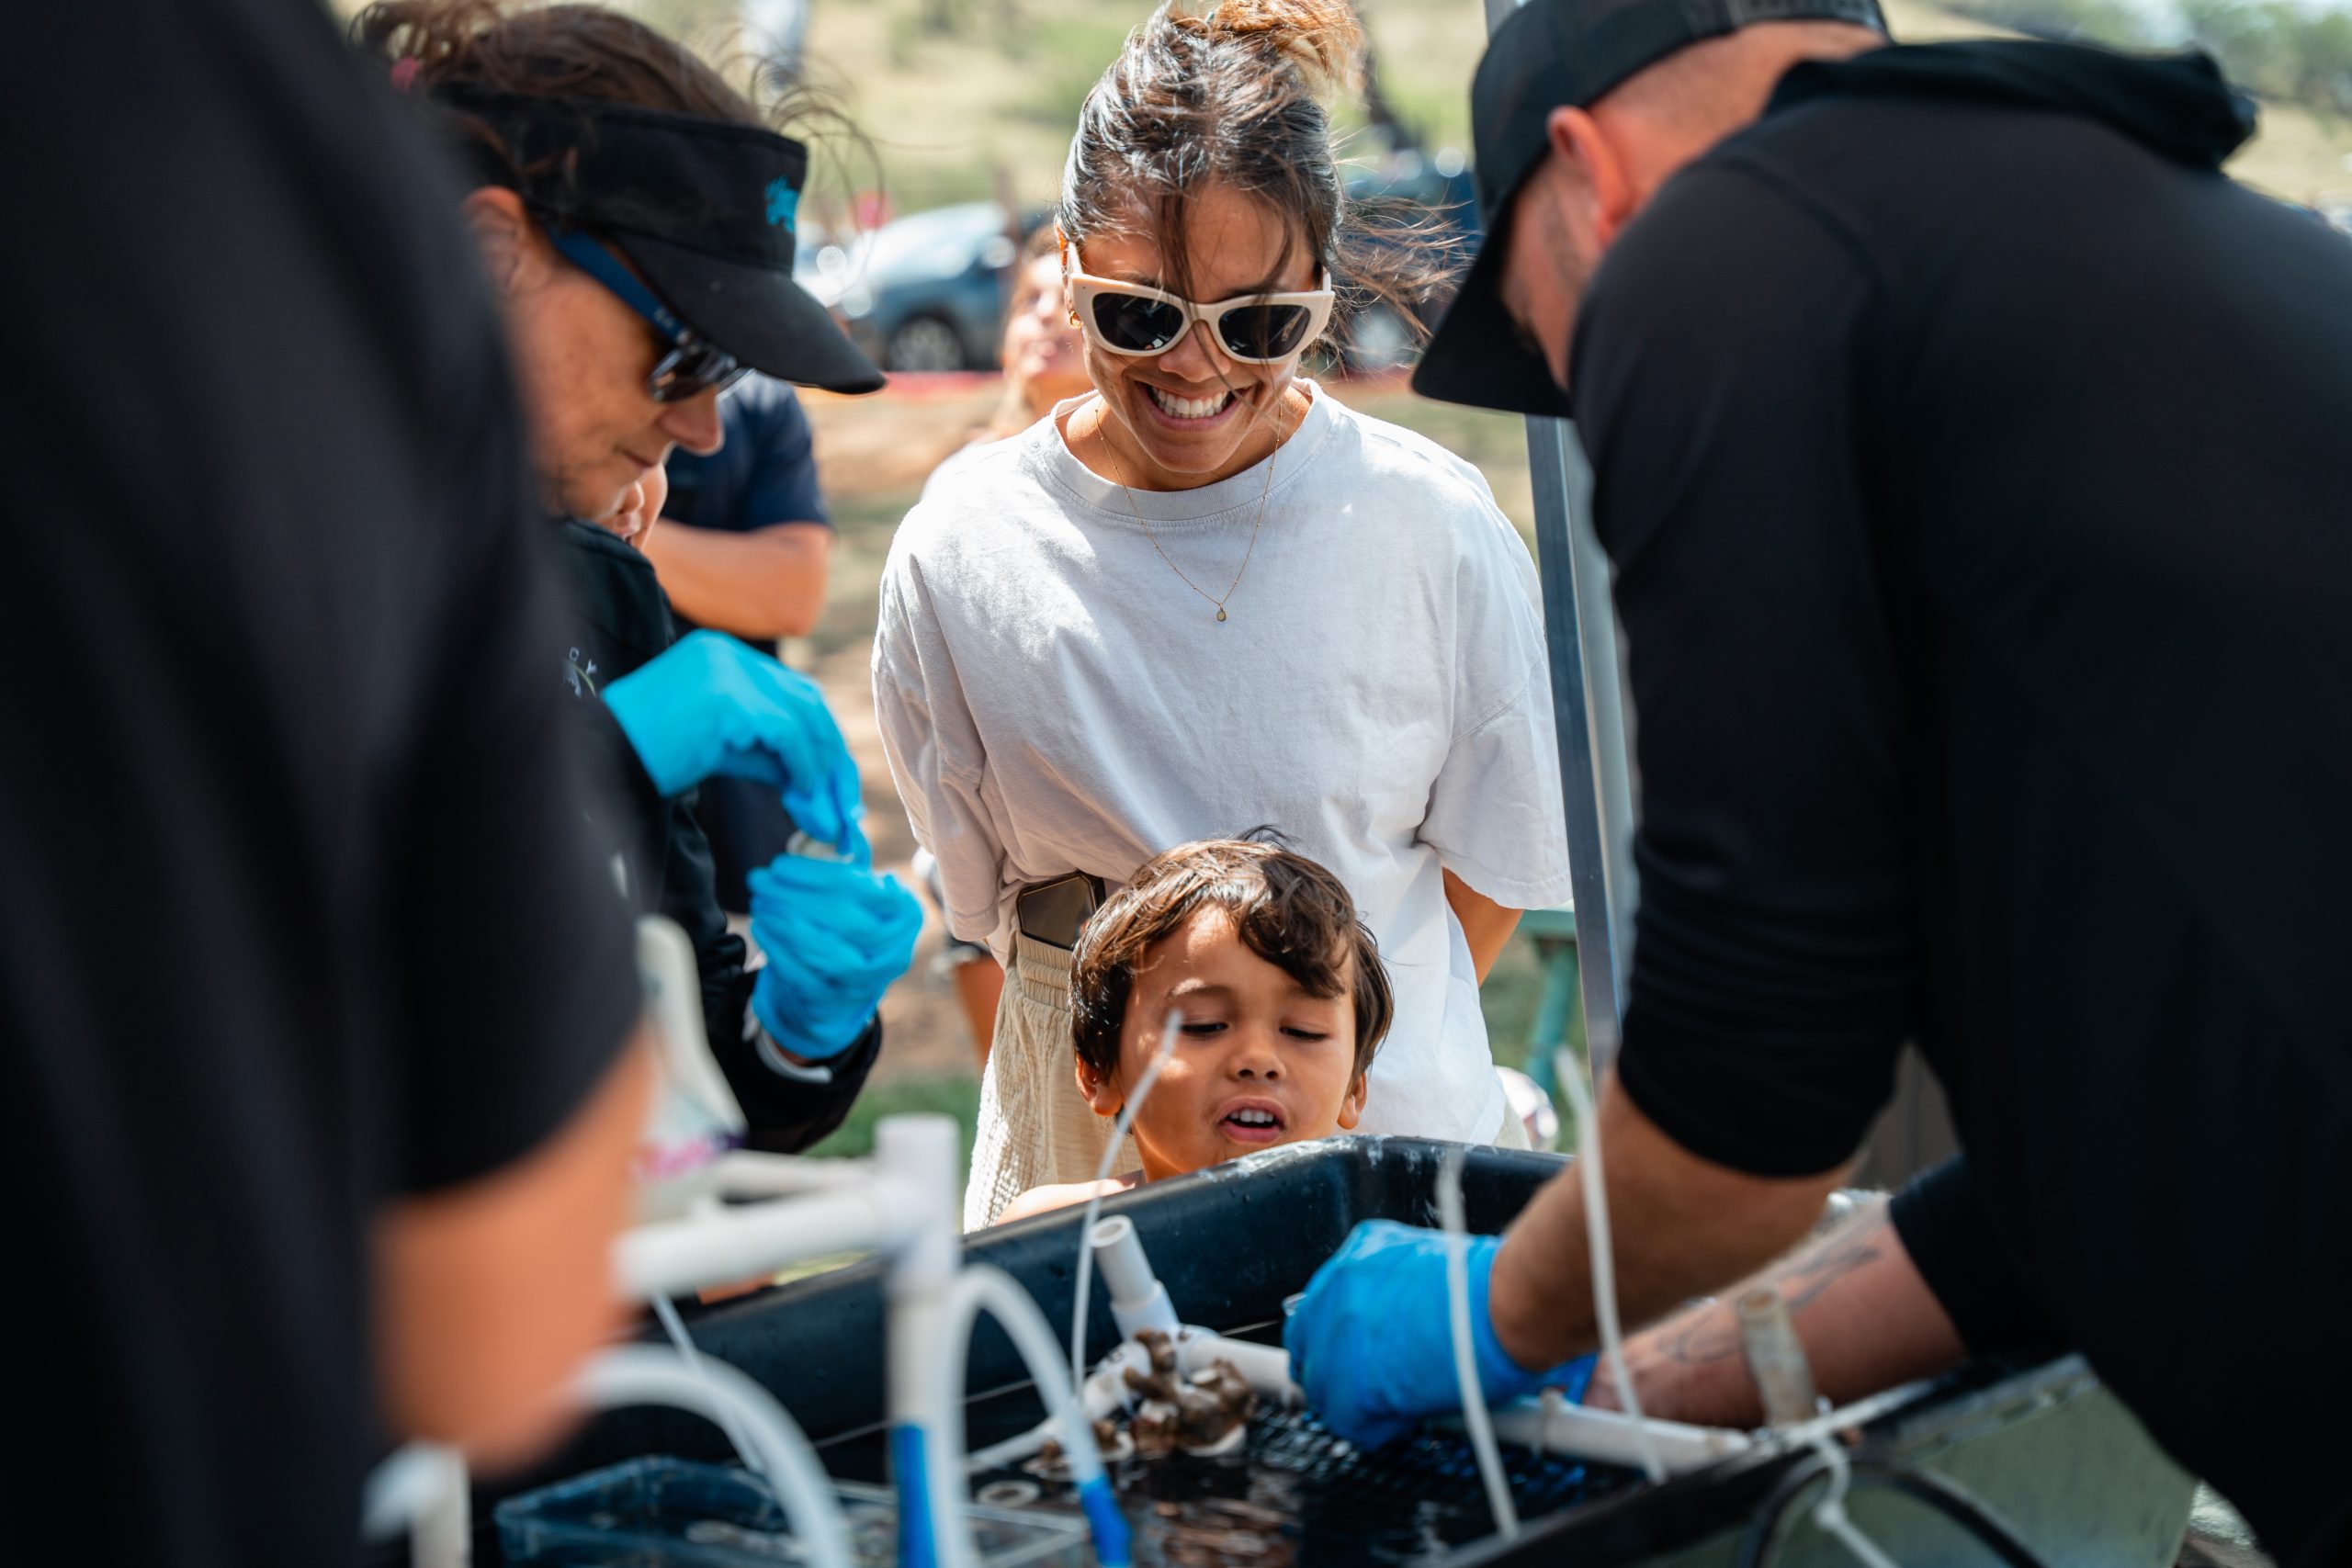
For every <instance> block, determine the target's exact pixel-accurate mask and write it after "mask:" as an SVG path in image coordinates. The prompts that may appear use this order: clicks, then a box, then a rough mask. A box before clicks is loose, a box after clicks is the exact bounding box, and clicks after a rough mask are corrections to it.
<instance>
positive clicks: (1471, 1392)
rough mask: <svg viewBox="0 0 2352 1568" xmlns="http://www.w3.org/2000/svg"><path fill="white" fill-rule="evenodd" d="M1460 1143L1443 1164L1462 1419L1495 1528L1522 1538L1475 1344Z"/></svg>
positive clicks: (1442, 1201)
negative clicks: (1481, 1383)
mask: <svg viewBox="0 0 2352 1568" xmlns="http://www.w3.org/2000/svg"><path fill="white" fill-rule="evenodd" d="M1463 1157H1464V1150H1463V1148H1462V1145H1459V1144H1456V1145H1453V1147H1452V1148H1450V1149H1448V1150H1446V1152H1445V1158H1444V1159H1443V1160H1442V1161H1441V1162H1439V1165H1438V1168H1437V1213H1438V1223H1439V1224H1442V1225H1443V1226H1444V1227H1445V1308H1446V1317H1447V1319H1448V1320H1449V1324H1450V1325H1451V1327H1452V1328H1453V1377H1454V1382H1455V1383H1456V1385H1457V1386H1458V1387H1459V1388H1460V1389H1461V1391H1462V1419H1463V1422H1464V1425H1465V1426H1467V1427H1469V1429H1470V1451H1471V1452H1472V1453H1473V1454H1475V1455H1476V1456H1477V1459H1478V1479H1479V1480H1480V1481H1482V1482H1484V1483H1486V1486H1487V1507H1488V1508H1490V1509H1491V1510H1493V1512H1494V1516H1495V1533H1496V1534H1497V1535H1499V1536H1501V1537H1502V1538H1503V1540H1506V1541H1511V1540H1518V1539H1519V1509H1518V1507H1517V1506H1515V1505H1513V1504H1512V1502H1511V1500H1510V1477H1509V1476H1508V1475H1506V1474H1504V1473H1503V1456H1502V1450H1500V1449H1498V1448H1497V1447H1496V1446H1495V1423H1494V1419H1493V1417H1492V1416H1489V1415H1488V1414H1487V1391H1486V1390H1485V1389H1484V1388H1482V1387H1480V1386H1479V1384H1478V1358H1477V1353H1476V1351H1475V1350H1474V1349H1473V1348H1471V1344H1470V1237H1469V1235H1467V1234H1466V1232H1465V1230H1464V1222H1463V1218H1462V1161H1463Z"/></svg>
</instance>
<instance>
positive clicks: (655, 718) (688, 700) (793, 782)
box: [605, 631, 865, 858]
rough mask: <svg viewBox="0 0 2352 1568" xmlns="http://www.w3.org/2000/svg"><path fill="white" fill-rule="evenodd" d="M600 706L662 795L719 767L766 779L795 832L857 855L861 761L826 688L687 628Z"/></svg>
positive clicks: (732, 774) (616, 685)
mask: <svg viewBox="0 0 2352 1568" xmlns="http://www.w3.org/2000/svg"><path fill="white" fill-rule="evenodd" d="M605 706H606V707H607V708H610V709H611V710H612V715H613V717H614V718H616V719H617V720H618V721H619V722H620V727H621V730H622V733H624V734H626V735H627V736H628V741H629V744H630V745H631V746H633V747H635V748H636V749H637V757H638V761H640V762H642V763H643V764H644V765H645V771H646V773H647V774H648V775H649V776H650V777H651V779H652V780H653V786H654V787H655V788H656V789H658V790H660V791H661V792H662V794H663V795H684V793H685V792H686V791H688V790H690V789H692V788H694V787H695V785H696V784H700V783H702V782H703V781H704V780H705V779H707V778H711V777H713V776H715V775H719V774H724V775H725V776H727V777H729V778H736V779H750V780H752V782H754V783H756V784H770V785H773V786H774V787H775V788H776V789H778V790H780V791H782V792H783V795H784V807H785V809H786V811H787V812H789V813H790V814H791V816H792V820H793V821H794V823H795V824H797V826H798V827H799V829H801V831H803V832H805V833H807V834H808V835H809V837H810V838H812V839H816V840H820V842H823V843H828V844H831V845H832V846H834V847H835V848H836V849H838V850H840V851H841V852H842V854H844V855H849V856H852V857H853V858H856V857H857V855H858V854H859V852H861V851H862V850H863V847H864V834H863V832H862V830H861V829H859V827H858V822H859V819H860V818H863V817H864V816H865V806H864V804H863V803H862V801H861V799H860V796H859V790H858V783H857V764H856V763H854V762H853V761H850V755H849V747H848V746H847V745H846V744H844V743H843V742H842V732H841V727H840V726H839V725H837V724H835V723H834V722H833V716H832V712H831V709H829V708H827V707H826V706H825V697H824V694H823V693H822V692H820V691H819V690H818V688H817V683H816V682H814V681H811V680H809V678H808V677H807V676H805V675H797V674H795V673H794V672H793V671H789V670H787V669H786V668H785V667H784V666H783V665H781V664H779V663H777V662H776V661H775V660H773V659H771V658H769V657H768V656H767V655H766V654H764V653H757V652H754V651H753V650H752V649H749V648H747V647H745V646H744V645H743V644H741V643H740V642H737V641H736V640H735V639H734V638H733V637H727V636H724V635H722V634H720V633H718V632H709V631H698V632H689V633H687V634H686V635H685V636H684V637H681V638H679V639H678V641H677V642H676V643H675V644H673V646H672V647H671V648H669V649H667V650H666V651H664V652H663V653H662V655H661V656H660V657H658V658H656V659H653V660H649V661H648V662H647V663H646V664H644V665H643V666H642V667H640V668H639V669H637V670H633V671H630V672H629V673H628V674H627V675H624V676H622V677H621V678H620V679H619V680H617V681H615V682H613V683H612V684H611V685H609V686H606V687H605Z"/></svg>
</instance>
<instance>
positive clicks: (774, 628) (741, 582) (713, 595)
mask: <svg viewBox="0 0 2352 1568" xmlns="http://www.w3.org/2000/svg"><path fill="white" fill-rule="evenodd" d="M644 548H645V557H646V558H647V559H648V560H650V561H651V562H652V563H653V570H654V574H655V575H656V576H658V577H659V578H661V580H662V592H665V593H667V594H668V595H669V596H670V603H671V604H673V606H675V608H676V609H677V611H678V613H679V614H680V615H684V616H685V617H686V618H687V619H688V620H690V621H693V622H695V624H696V625H697V626H711V627H714V628H716V629H717V630H719V631H722V632H730V633H732V634H733V635H735V636H736V637H741V638H742V639H743V640H744V641H746V642H774V641H775V639H776V638H778V637H806V636H807V635H808V634H809V631H810V630H811V629H812V628H813V627H814V626H816V625H817V620H818V617H819V616H820V615H823V614H824V609H825V573H826V570H827V569H828V568H829V566H830V565H831V561H832V556H833V531H832V530H831V528H829V527H827V526H826V525H824V524H822V523H775V524H771V525H769V526H767V527H764V528H758V529H754V530H752V532H751V533H748V534H729V533H725V532H722V531H720V530H718V529H715V528H695V527H690V526H688V525H685V524H683V523H678V522H675V521H672V520H669V519H664V520H663V522H662V525H661V526H660V527H657V528H655V529H654V530H653V531H652V532H651V533H650V534H648V535H647V536H645V544H644Z"/></svg>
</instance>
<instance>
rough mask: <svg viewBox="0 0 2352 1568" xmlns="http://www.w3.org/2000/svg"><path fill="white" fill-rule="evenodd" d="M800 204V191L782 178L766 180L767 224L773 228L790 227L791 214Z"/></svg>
mask: <svg viewBox="0 0 2352 1568" xmlns="http://www.w3.org/2000/svg"><path fill="white" fill-rule="evenodd" d="M799 206H800V193H799V192H798V191H797V190H795V189H793V188H792V186H791V185H790V184H788V183H787V182H786V181H784V180H782V179H773V180H770V181H769V182H768V225H769V227H771V228H775V229H789V228H791V227H792V215H793V213H794V212H795V211H796V210H797V209H798V208H799Z"/></svg>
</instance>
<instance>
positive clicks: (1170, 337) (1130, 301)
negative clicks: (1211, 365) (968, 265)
mask: <svg viewBox="0 0 2352 1568" xmlns="http://www.w3.org/2000/svg"><path fill="white" fill-rule="evenodd" d="M1068 276H1069V291H1070V303H1071V305H1072V307H1073V308H1074V309H1075V310H1077V312H1078V324H1079V326H1080V328H1081V329H1083V330H1084V332H1085V333H1086V335H1087V336H1088V337H1089V338H1091V339H1092V340H1093V342H1094V345H1095V346H1096V347H1097V348H1101V349H1105V350H1108V351H1109V352H1110V353H1113V354H1120V355H1126V356H1127V357H1129V358H1131V359H1132V358H1140V357H1142V356H1143V355H1153V354H1165V353H1167V352H1168V351H1169V350H1170V349H1171V348H1173V347H1175V346H1176V345H1177V344H1178V343H1180V342H1182V340H1183V336H1184V334H1185V333H1188V332H1190V331H1191V330H1192V328H1193V322H1195V321H1198V322H1199V323H1200V324H1201V325H1203V326H1204V327H1206V328H1207V329H1208V330H1209V331H1210V332H1211V333H1214V334H1215V335H1216V342H1217V346H1218V347H1220V348H1222V349H1224V350H1225V352H1226V353H1227V355H1231V356H1232V357H1233V358H1235V359H1238V360H1243V361H1246V362H1247V363H1249V364H1251V365H1272V364H1273V363H1275V362H1276V361H1278V360H1283V359H1288V358H1289V357H1290V356H1291V355H1294V354H1296V353H1298V352H1299V351H1300V350H1301V349H1303V348H1305V347H1306V345H1307V344H1310V343H1313V342H1314V341H1315V338H1316V335H1317V333H1320V332H1322V330H1323V326H1324V323H1325V322H1327V321H1329V320H1330V319H1331V290H1330V289H1329V288H1316V289H1309V290H1306V291H1304V292H1301V293H1296V294H1244V295H1241V296H1239V297H1238V298H1236V299H1223V300H1219V301H1218V302H1217V303H1216V304H1214V305H1200V304H1195V303H1193V301H1192V300H1190V299H1183V298H1182V297H1181V296H1179V295H1174V294H1170V293H1169V292H1168V291H1167V290H1165V289H1160V288H1146V287H1145V286H1144V285H1142V284H1140V283H1122V282H1120V281H1119V280H1118V279H1116V278H1112V277H1095V276H1091V275H1090V274H1087V273H1083V272H1080V271H1077V270H1076V269H1075V268H1073V269H1072V270H1071V271H1070V272H1069V275H1068Z"/></svg>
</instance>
